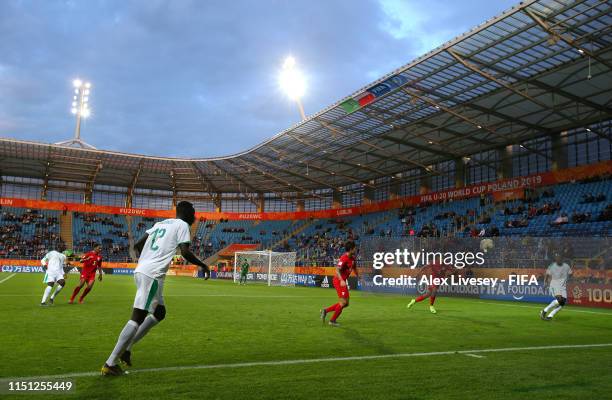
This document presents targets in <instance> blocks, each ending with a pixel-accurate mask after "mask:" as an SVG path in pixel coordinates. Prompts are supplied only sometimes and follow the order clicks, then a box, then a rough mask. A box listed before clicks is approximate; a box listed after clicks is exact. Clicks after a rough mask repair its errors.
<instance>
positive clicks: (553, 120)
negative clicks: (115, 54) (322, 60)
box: [0, 0, 612, 399]
mask: <svg viewBox="0 0 612 400" xmlns="http://www.w3.org/2000/svg"><path fill="white" fill-rule="evenodd" d="M313 6H314V5H313ZM319 7H323V5H322V4H319ZM474 11H475V12H477V11H478V10H474ZM611 11H612V6H611V4H610V2H609V1H601V0H583V1H581V0H575V1H571V0H527V1H523V2H521V3H519V4H516V5H515V6H513V7H512V8H510V9H507V10H506V11H504V12H502V13H501V14H499V15H497V16H496V17H493V18H490V19H487V20H485V19H486V18H487V17H488V16H487V15H482V18H481V21H480V22H481V23H480V24H479V25H478V26H476V27H474V28H473V29H471V30H469V31H466V32H465V33H463V34H461V35H459V36H457V37H455V38H453V39H451V40H450V41H446V42H444V43H443V44H442V45H440V46H438V47H436V48H433V49H429V50H428V51H427V52H426V53H424V54H422V55H420V56H419V57H417V58H416V59H413V60H412V61H410V62H408V63H407V64H404V65H402V66H401V67H399V68H397V69H395V70H394V71H392V72H390V73H388V74H384V75H382V74H379V75H378V79H376V80H374V81H373V82H371V83H370V84H368V85H366V86H364V87H362V88H360V89H357V90H355V91H354V92H353V93H352V94H350V95H348V96H345V93H337V97H336V98H337V99H338V100H337V101H336V102H335V103H333V104H332V105H330V106H328V107H326V108H324V109H322V110H321V111H318V112H316V113H314V114H311V115H305V114H304V110H303V106H302V104H301V102H300V100H299V98H298V99H297V103H298V105H299V109H300V112H301V116H302V117H303V118H302V119H301V121H300V122H299V123H297V124H295V125H293V126H290V127H289V128H286V129H285V130H283V131H281V132H280V133H277V134H275V135H273V136H271V137H269V138H268V139H266V140H264V141H263V142H261V143H259V144H256V145H255V146H253V147H251V148H248V149H246V150H243V151H241V152H238V153H236V154H231V155H227V156H219V157H165V156H159V155H147V154H138V153H136V152H127V151H126V152H123V151H116V150H104V149H98V148H96V147H94V146H91V145H89V144H88V143H87V142H86V140H87V133H86V132H87V131H86V128H88V126H85V127H83V136H82V137H81V133H80V129H81V127H80V124H81V118H86V117H87V116H88V114H89V109H88V108H87V101H88V97H89V90H90V86H89V83H86V82H82V81H80V80H79V81H75V82H74V86H73V87H71V90H74V93H75V95H74V103H73V113H74V114H75V116H76V119H77V129H76V130H75V136H74V138H73V139H71V140H68V141H65V142H57V141H55V140H54V143H50V142H51V140H50V141H49V142H44V141H33V140H26V139H23V138H20V137H19V132H12V133H8V132H7V133H6V134H5V133H3V134H2V135H3V136H2V137H0V172H1V174H0V176H1V179H0V188H1V197H0V207H1V209H0V301H1V302H2V310H3V313H2V317H1V325H0V326H1V327H2V328H1V329H0V340H1V342H2V344H3V346H2V347H3V350H4V351H3V352H2V353H3V356H2V360H3V362H2V364H1V365H2V366H1V367H0V384H1V387H0V395H2V397H6V398H29V396H32V397H35V396H34V394H41V393H45V392H47V393H46V394H50V395H53V396H55V397H58V396H62V397H63V396H65V397H66V398H89V399H97V398H104V399H108V398H113V399H114V398H132V399H141V398H143V399H144V398H155V397H159V398H164V399H165V398H172V399H183V398H215V399H236V398H257V399H259V398H261V399H264V398H265V399H267V398H274V399H285V398H287V399H323V398H330V397H334V396H348V397H351V398H357V399H362V398H363V399H379V398H381V399H382V398H385V399H412V398H419V399H429V398H432V399H470V398H491V399H498V398H499V399H525V398H535V399H548V398H564V399H578V398H584V397H585V396H589V397H591V398H601V399H605V398H610V393H612V383H611V381H610V376H611V375H612V254H611V252H610V249H611V240H610V236H611V234H612V157H611V156H612V142H611V141H612V30H611V27H612V13H611ZM479 18H480V17H479ZM483 21H484V22H483ZM406 61H407V60H404V61H403V62H404V63H405V62H406ZM1 67H2V64H0V74H1V73H2V68H1ZM289 67H291V66H289ZM94 83H95V82H94ZM294 89H295V88H294ZM298 89H299V88H298ZM353 89H355V88H353ZM91 90H92V94H91V97H92V99H95V93H96V92H95V90H96V87H95V85H94V86H93V87H92V88H91ZM343 96H344V97H343ZM296 97H299V96H296ZM92 101H93V100H92ZM2 115H3V114H2V112H1V111H0V116H2ZM235 118H240V116H239V115H236V116H235ZM93 121H94V122H92V124H94V123H95V119H94V120H93ZM2 126H3V125H1V124H0V127H2ZM2 132H5V130H3V131H2ZM55 139H58V140H59V139H60V138H55ZM199 145H200V144H192V145H190V146H192V147H197V146H199ZM202 146H204V144H202ZM162 150H163V149H162ZM196 151H197V149H196ZM185 202H189V203H191V204H192V205H193V209H194V210H195V214H194V215H193V216H192V217H193V219H192V220H191V221H188V217H187V216H186V214H184V212H183V211H182V210H183V207H186V206H184V204H186V203H185ZM185 212H186V213H187V214H189V212H187V211H185ZM168 220H171V221H175V222H173V223H172V224H175V225H176V226H178V227H175V225H170V223H168V222H167V221H168ZM176 221H179V222H178V223H177V222H176ZM185 222H187V224H185ZM177 224H178V225H177ZM166 225H168V227H167V228H166V227H165V226H166ZM179 225H180V226H179ZM162 227H163V228H162ZM154 228H157V229H156V230H154ZM187 228H188V233H187V231H185V232H183V234H184V235H186V234H188V235H189V238H188V239H189V240H188V241H187V242H186V241H185V240H181V239H180V237H181V233H177V235H178V237H179V239H176V238H175V237H174V236H173V235H172V233H174V230H179V231H180V230H181V229H183V230H185V229H187ZM166 229H167V230H166ZM166 232H172V233H168V234H166ZM169 238H170V239H172V240H175V239H176V240H175V241H174V242H172V245H170V244H166V241H169V240H170V239H169ZM185 238H186V236H185ZM168 243H169V242H168ZM158 245H159V246H158ZM353 245H354V249H353V248H352V246H353ZM163 246H170V247H171V248H170V251H171V252H172V254H170V253H167V255H168V257H170V258H168V259H167V260H168V263H166V264H165V268H166V269H165V270H164V271H163V275H162V276H161V277H160V276H150V277H149V278H147V279H152V282H154V287H155V289H150V290H151V291H149V292H148V293H149V298H148V299H146V300H147V301H146V305H145V306H144V307H139V306H137V304H138V301H139V300H138V294H137V298H136V301H135V302H134V308H133V310H132V302H133V301H134V296H135V294H136V293H137V290H138V293H140V286H138V285H141V283H139V282H140V281H139V280H138V277H139V276H140V275H143V274H144V273H141V268H145V269H146V265H144V264H146V262H145V261H143V260H144V259H145V258H146V257H154V256H155V254H157V253H156V252H158V251H159V250H158V248H161V247H163ZM96 248H97V249H98V250H97V253H96V252H95V250H96ZM52 253H53V254H52ZM54 254H55V255H57V256H58V257H63V258H62V260H63V261H62V263H63V264H62V265H61V269H62V270H63V272H61V274H60V275H61V276H60V277H59V278H58V279H53V280H49V279H51V278H49V276H51V275H52V274H51V269H52V261H51V259H52V258H53V257H55V255H54ZM92 254H93V255H92ZM429 256H431V258H429ZM92 257H93V258H96V257H99V261H97V264H95V262H94V264H92V265H93V267H92V268H93V272H90V273H89V275H87V274H86V273H85V270H86V269H88V268H89V263H91V262H92V261H91V260H92ZM193 257H195V260H196V261H197V263H196V262H195V261H194V258H193ZM139 259H140V262H139ZM41 260H42V262H41ZM200 260H201V261H200ZM149 261H150V260H149ZM199 263H203V264H205V266H206V267H207V268H203V267H202V266H201V265H200V264H199ZM143 265H144V267H143ZM136 269H138V270H136ZM135 270H136V272H135ZM442 271H443V272H442ZM551 271H552V272H551ZM558 271H561V272H558ZM567 271H569V272H567ZM345 272H346V273H347V274H348V275H345ZM351 272H352V273H351ZM96 273H98V275H96ZM91 274H93V275H91ZM144 275H146V274H144ZM144 275H143V276H144ZM561 275H563V276H562V277H560V276H561ZM43 276H44V278H43ZM87 276H90V277H91V276H93V277H92V278H91V280H90V279H89V278H87ZM146 276H148V275H146ZM164 277H165V279H164ZM423 277H429V278H430V279H429V280H427V279H425V280H423ZM135 278H136V287H135V286H134V282H135ZM433 278H438V279H439V280H436V281H435V282H434V280H433ZM98 279H100V281H99V282H97V280H98ZM557 280H560V281H562V283H559V284H558V285H559V287H558V288H557V286H555V285H556V284H555V282H557ZM158 281H159V282H160V283H159V285H160V288H159V289H158V287H157V282H158ZM94 282H95V285H94ZM338 282H340V283H341V284H340V283H338ZM161 285H163V286H164V287H163V290H164V292H163V298H162V297H161ZM64 286H67V287H66V288H65V289H63V291H62V288H63V287H64ZM555 288H557V289H558V290H557V289H555ZM143 290H144V289H143ZM147 290H149V289H147ZM43 291H44V294H43ZM60 291H61V293H60ZM90 291H91V293H90ZM155 291H158V292H156V293H158V294H155V293H154V292H155ZM349 292H350V298H351V301H350V307H349V301H348V299H349V296H348V293H349ZM41 295H42V296H43V301H42V305H43V306H39V304H41V301H40V297H41ZM56 295H57V298H56V297H55V296H56ZM157 296H159V298H158V297H157ZM146 297H147V296H146V295H145V298H146ZM152 298H153V303H151V299H152ZM69 302H70V304H69ZM336 302H337V303H336ZM142 304H143V305H144V301H143V303H142ZM330 304H331V305H330ZM328 306H329V307H328ZM407 306H408V307H407ZM160 307H161V308H160ZM166 307H167V316H166ZM161 309H163V312H161V311H160V310H161ZM136 311H142V312H143V313H144V314H142V319H140V320H138V318H139V317H137V314H138V313H137V312H136ZM131 312H132V317H131V318H132V319H129V318H130V313H131ZM138 315H140V314H138ZM145 316H146V318H145ZM336 319H338V321H337V322H336ZM162 320H164V321H163V323H161V321H162ZM126 321H128V324H127V325H125V327H124V324H126ZM147 321H153V322H150V324H152V326H155V325H157V324H160V323H161V324H160V326H157V327H155V328H154V329H151V330H150V332H149V331H148V330H144V332H143V333H142V334H141V333H140V332H141V330H139V329H140V328H142V327H143V326H144V324H147ZM130 323H133V324H134V326H135V328H134V332H133V334H131V335H132V336H131V337H130V339H128V340H127V341H126V342H125V343H124V344H121V341H122V340H123V339H122V338H123V336H124V335H127V333H126V332H127V331H128V330H129V329H128V327H129V326H130V325H129V324H130ZM122 329H123V330H122ZM148 329H150V328H148ZM117 335H119V338H118V336H117ZM144 335H146V336H145V337H144V338H143V337H142V336H144ZM135 337H137V338H136V339H134V338H135ZM140 339H142V342H140ZM136 342H137V343H136ZM128 344H129V346H128V347H127V348H126V346H127V345H128ZM132 345H135V347H134V350H133V351H132V350H131V346H132ZM113 346H115V348H114V347H113ZM122 346H123V347H122ZM119 348H121V351H118V350H117V349H119ZM126 349H127V350H126ZM111 350H112V353H111ZM126 351H127V352H128V353H129V352H130V351H131V352H132V353H133V355H132V356H131V357H132V359H131V360H129V362H127V363H126V362H125V360H124V354H125V352H126ZM109 354H111V356H110V358H109ZM130 354H131V353H130ZM107 358H108V361H106V362H105V360H107ZM113 358H115V359H116V360H114V361H117V363H118V364H117V368H119V367H118V366H119V365H120V366H121V369H120V370H121V371H122V373H121V375H122V376H101V375H114V374H115V372H116V370H112V368H111V367H114V366H115V364H114V363H113V362H112V361H113ZM119 361H121V363H119ZM131 364H133V366H132V365H131ZM101 367H102V373H101V372H100V368H101ZM109 368H111V369H110V370H109ZM105 371H106V372H105ZM109 371H111V372H109ZM35 392H36V393H35Z"/></svg>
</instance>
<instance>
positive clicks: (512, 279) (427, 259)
mask: <svg viewBox="0 0 612 400" xmlns="http://www.w3.org/2000/svg"><path fill="white" fill-rule="evenodd" d="M485 253H486V251H479V252H472V251H460V252H441V251H425V250H424V249H423V250H421V251H416V252H415V251H409V250H408V249H396V250H395V251H393V252H376V253H374V254H373V257H372V267H373V268H374V269H375V270H378V271H379V272H380V273H378V274H375V275H374V276H373V278H372V283H373V284H374V285H375V286H417V285H418V286H420V285H427V286H430V285H435V286H490V287H493V286H496V285H498V284H500V283H505V282H506V279H501V278H494V277H490V278H489V277H474V276H464V275H461V274H459V273H458V271H460V270H463V269H464V268H465V267H480V266H482V265H483V264H484V263H485ZM385 266H389V267H399V268H409V269H411V270H414V269H416V268H422V269H423V270H424V272H425V273H424V274H423V275H422V276H420V278H417V276H414V275H409V274H400V275H399V276H393V277H390V276H383V275H382V269H383V267H385ZM453 268H454V269H456V270H457V271H454V270H453ZM428 270H429V271H428ZM426 272H430V273H429V274H427V273H426ZM507 282H508V284H509V285H537V284H538V279H537V278H536V276H535V275H524V274H521V275H519V274H510V275H508V279H507Z"/></svg>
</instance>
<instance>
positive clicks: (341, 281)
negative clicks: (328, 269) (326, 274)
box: [336, 265, 346, 286]
mask: <svg viewBox="0 0 612 400" xmlns="http://www.w3.org/2000/svg"><path fill="white" fill-rule="evenodd" d="M340 268H341V265H338V266H336V276H337V277H338V279H339V280H340V286H346V282H345V281H344V279H342V271H341V269H340Z"/></svg>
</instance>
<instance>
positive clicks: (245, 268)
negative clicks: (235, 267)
mask: <svg viewBox="0 0 612 400" xmlns="http://www.w3.org/2000/svg"><path fill="white" fill-rule="evenodd" d="M249 267H250V265H249V262H248V261H247V259H246V258H245V259H244V260H243V261H242V264H240V284H241V285H246V281H247V274H248V273H249ZM243 280H244V282H243Z"/></svg>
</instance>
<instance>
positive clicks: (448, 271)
mask: <svg viewBox="0 0 612 400" xmlns="http://www.w3.org/2000/svg"><path fill="white" fill-rule="evenodd" d="M453 273H454V270H453V267H452V265H445V264H439V263H435V262H434V263H432V264H428V265H426V266H425V267H423V272H422V274H423V275H427V274H429V277H430V280H433V279H436V278H446V277H448V276H450V275H452V274H453ZM437 291H438V285H436V284H433V283H432V284H431V285H429V286H427V292H426V293H425V294H422V295H420V296H419V297H417V298H416V299H412V300H411V301H410V303H408V305H407V306H406V307H408V308H411V307H412V306H413V305H414V304H415V303H419V302H421V301H423V300H425V299H426V298H429V311H431V313H432V314H436V313H437V311H436V309H435V307H434V303H435V301H436V292H437Z"/></svg>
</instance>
